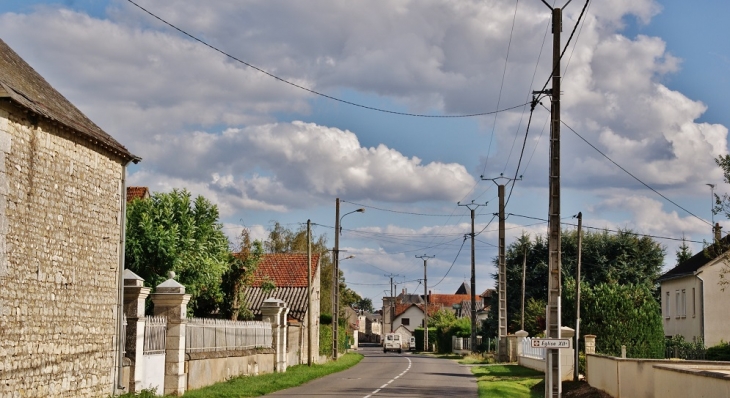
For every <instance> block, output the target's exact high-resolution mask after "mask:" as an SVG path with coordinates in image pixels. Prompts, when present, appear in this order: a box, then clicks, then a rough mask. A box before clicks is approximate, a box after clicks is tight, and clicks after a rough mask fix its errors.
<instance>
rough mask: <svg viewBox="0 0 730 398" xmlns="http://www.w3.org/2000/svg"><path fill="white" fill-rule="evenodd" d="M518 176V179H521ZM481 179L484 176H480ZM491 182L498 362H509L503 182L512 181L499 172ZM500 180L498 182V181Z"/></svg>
mask: <svg viewBox="0 0 730 398" xmlns="http://www.w3.org/2000/svg"><path fill="white" fill-rule="evenodd" d="M521 178H522V177H520V178H519V179H521ZM482 180H485V178H484V177H483V176H482ZM489 180H491V181H492V182H494V183H495V184H497V193H498V196H499V214H498V215H499V273H498V281H497V285H498V288H499V352H498V359H499V361H500V362H509V352H507V262H506V261H505V258H506V256H505V246H506V244H505V220H506V216H505V213H504V206H505V204H504V186H505V184H504V182H503V181H502V180H507V181H506V182H510V181H514V180H515V179H513V178H508V177H505V176H504V175H503V174H501V173H500V174H499V177H497V178H490V179H489ZM498 181H500V182H498Z"/></svg>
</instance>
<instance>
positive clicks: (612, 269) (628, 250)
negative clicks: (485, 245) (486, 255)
mask: <svg viewBox="0 0 730 398" xmlns="http://www.w3.org/2000/svg"><path fill="white" fill-rule="evenodd" d="M561 245H562V247H561V250H562V257H561V261H562V270H561V271H562V279H563V280H565V278H566V277H570V276H572V275H575V270H576V266H577V246H578V234H577V231H576V230H571V231H563V235H562V239H561ZM582 245H583V247H582V257H581V284H582V285H583V284H585V285H587V286H594V285H597V284H600V283H610V284H617V285H625V284H633V285H644V286H649V287H650V289H653V288H654V281H655V280H656V278H657V277H659V275H660V272H661V268H662V264H663V262H664V252H665V249H664V248H663V247H662V246H661V245H660V244H659V243H657V242H655V241H654V240H653V239H651V238H649V237H646V236H637V235H636V234H634V233H632V232H631V231H628V230H625V231H619V232H617V233H609V232H607V231H600V232H591V231H584V233H583V243H582ZM525 253H526V254H527V256H526V258H527V267H526V277H525V297H526V300H529V299H530V298H534V299H535V300H545V301H544V302H546V301H547V297H548V291H547V280H548V255H549V252H548V240H547V239H546V238H545V237H543V236H540V235H538V236H536V237H535V239H534V240H531V239H530V237H529V236H528V235H522V236H521V237H520V238H518V239H517V240H516V241H515V242H514V243H512V244H511V245H509V247H508V248H507V250H506V253H505V261H506V267H507V270H506V271H507V274H506V277H507V322H508V325H507V328H508V331H509V332H510V333H514V332H515V331H517V330H519V327H520V310H521V303H522V288H521V287H522V262H523V258H524V257H525ZM494 264H495V265H498V259H497V258H495V259H494ZM492 277H493V278H494V279H495V280H497V279H498V275H497V274H492ZM563 291H565V290H563ZM564 294H565V293H564ZM490 304H491V306H490V317H489V318H488V320H487V329H488V330H490V331H494V332H496V331H497V329H498V326H497V325H498V322H499V314H498V312H497V311H498V295H494V297H493V299H492V302H491V303H490ZM563 308H565V305H563ZM543 312H544V309H543ZM526 320H527V317H526ZM574 324H575V322H574V321H573V322H571V323H568V324H565V325H566V326H568V325H570V326H575V325H574ZM495 334H496V333H495Z"/></svg>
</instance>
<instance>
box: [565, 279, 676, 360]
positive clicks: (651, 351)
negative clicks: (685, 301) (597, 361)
mask: <svg viewBox="0 0 730 398" xmlns="http://www.w3.org/2000/svg"><path fill="white" fill-rule="evenodd" d="M566 279H567V280H566V281H565V288H564V289H563V300H562V308H563V324H568V322H569V321H570V320H571V319H575V282H574V281H573V280H572V279H571V278H566ZM580 292H581V293H580V294H581V303H580V304H581V306H580V307H581V308H580V315H581V326H580V332H581V336H584V335H586V334H594V335H596V336H598V337H597V340H596V346H597V347H596V352H598V353H601V354H606V355H613V356H620V355H621V346H622V345H625V346H626V356H627V357H629V358H664V328H663V326H662V315H661V309H660V306H659V303H657V301H656V299H655V298H654V296H653V294H652V291H651V290H650V288H649V287H648V286H646V285H633V284H625V285H617V284H609V283H600V284H597V285H595V286H592V287H591V286H588V285H585V284H582V285H581V289H580ZM573 323H574V322H573Z"/></svg>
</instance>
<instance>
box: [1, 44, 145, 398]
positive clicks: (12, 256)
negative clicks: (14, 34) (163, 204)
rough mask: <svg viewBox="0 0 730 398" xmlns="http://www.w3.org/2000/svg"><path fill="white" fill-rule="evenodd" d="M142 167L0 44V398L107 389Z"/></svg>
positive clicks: (117, 359)
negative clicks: (132, 197)
mask: <svg viewBox="0 0 730 398" xmlns="http://www.w3.org/2000/svg"><path fill="white" fill-rule="evenodd" d="M138 160H139V158H137V157H135V156H134V155H132V154H131V153H130V152H129V151H128V150H127V149H126V148H125V147H124V146H122V145H121V144H119V143H118V142H117V141H116V140H114V139H113V138H112V137H111V136H109V135H108V134H107V133H105V132H104V131H102V130H101V129H100V128H99V127H98V126H97V125H95V124H94V123H93V122H92V121H91V120H89V119H88V118H87V117H86V116H84V115H83V114H82V113H81V112H80V111H79V110H78V109H77V108H76V107H74V106H73V105H72V104H71V103H70V102H69V101H68V100H67V99H66V98H64V97H63V96H62V95H61V94H60V93H58V92H57V91H56V90H54V89H53V87H51V86H50V84H48V82H46V81H45V80H44V79H43V78H42V77H41V76H40V75H39V74H38V73H37V72H36V71H35V70H33V68H31V67H30V66H29V65H28V64H27V63H26V62H25V61H23V59H21V58H20V57H19V56H18V55H17V54H16V53H15V52H14V51H13V50H12V49H10V47H9V46H8V45H7V44H6V43H5V42H3V41H2V40H0V396H2V397H15V396H22V397H103V396H108V395H109V394H111V393H112V392H113V391H114V390H113V389H114V388H115V386H116V385H117V384H118V379H117V378H118V377H119V376H121V367H120V366H119V364H121V363H122V358H121V355H120V351H119V343H120V341H119V340H118V339H117V336H119V335H121V333H120V331H121V328H122V323H121V319H120V317H119V316H118V315H119V314H120V312H121V311H120V306H121V299H120V294H121V289H122V286H121V284H120V282H121V279H122V278H121V271H122V269H123V266H121V265H122V264H123V262H122V261H123V247H124V240H123V237H124V223H123V221H124V219H125V214H124V211H125V203H126V201H125V200H124V199H125V196H126V195H125V186H124V185H125V170H126V165H127V164H129V163H130V162H136V161H138Z"/></svg>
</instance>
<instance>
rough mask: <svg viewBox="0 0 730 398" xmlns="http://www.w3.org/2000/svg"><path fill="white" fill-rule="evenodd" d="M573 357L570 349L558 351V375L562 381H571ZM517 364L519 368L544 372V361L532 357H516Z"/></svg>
mask: <svg viewBox="0 0 730 398" xmlns="http://www.w3.org/2000/svg"><path fill="white" fill-rule="evenodd" d="M574 356H575V351H573V349H572V348H570V349H561V350H560V373H561V374H562V377H561V380H562V381H571V380H573V373H574V368H573V362H574V359H573V357H574ZM517 363H518V364H519V365H520V366H524V367H526V368H530V369H534V370H538V371H540V372H544V371H545V366H546V365H545V360H544V359H539V358H533V357H529V356H524V355H518V356H517Z"/></svg>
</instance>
